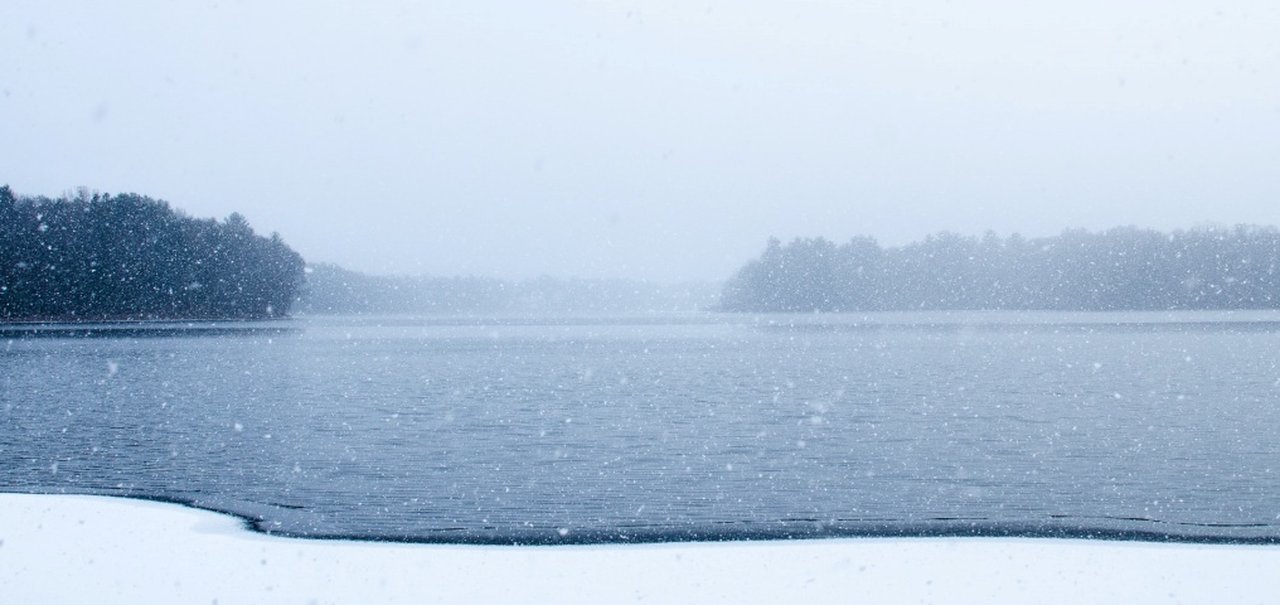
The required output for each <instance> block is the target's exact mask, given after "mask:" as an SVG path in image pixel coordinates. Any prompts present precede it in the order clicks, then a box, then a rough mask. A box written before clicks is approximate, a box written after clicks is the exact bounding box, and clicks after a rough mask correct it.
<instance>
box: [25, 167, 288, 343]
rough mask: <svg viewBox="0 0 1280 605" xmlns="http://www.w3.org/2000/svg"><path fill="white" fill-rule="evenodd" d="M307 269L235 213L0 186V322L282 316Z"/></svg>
mask: <svg viewBox="0 0 1280 605" xmlns="http://www.w3.org/2000/svg"><path fill="white" fill-rule="evenodd" d="M303 267H304V263H303V260H302V257H301V256H299V255H298V253H296V252H294V251H293V250H292V249H290V248H289V246H287V245H285V243H284V241H283V240H281V238H280V236H279V235H276V234H272V235H271V237H262V236H260V235H257V234H255V233H254V232H253V229H252V228H250V227H249V223H248V221H246V220H245V218H244V217H243V216H241V215H239V214H232V215H231V216H229V217H227V218H226V219H225V220H222V221H217V220H214V219H194V218H190V217H187V216H185V215H183V214H181V213H179V212H177V211H175V210H173V209H172V208H170V207H169V204H168V203H167V202H164V201H160V200H154V199H151V198H149V197H145V196H141V195H138V194H134V193H125V194H120V195H109V194H101V193H92V194H91V193H89V192H88V191H86V190H83V189H82V190H81V191H80V192H78V193H77V194H74V195H68V196H64V197H61V198H57V199H50V198H46V197H18V196H15V195H14V194H13V192H12V191H11V190H10V189H9V187H8V186H4V187H0V321H89V320H142V319H263V318H272V317H281V316H284V315H286V314H287V313H288V312H289V309H290V306H291V305H292V304H293V302H294V300H295V299H296V297H297V293H298V288H299V287H300V286H301V284H302V277H303Z"/></svg>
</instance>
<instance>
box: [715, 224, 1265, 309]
mask: <svg viewBox="0 0 1280 605" xmlns="http://www.w3.org/2000/svg"><path fill="white" fill-rule="evenodd" d="M1278 272H1280V232H1278V231H1277V230H1276V229H1275V228H1273V227H1257V226H1237V227H1234V228H1229V229H1228V228H1203V229H1193V230H1188V231H1176V232H1173V233H1161V232H1157V231H1151V230H1145V229H1137V228H1132V227H1128V228H1117V229H1111V230H1109V231H1105V232H1100V233H1092V232H1087V231H1083V230H1071V231H1066V232H1064V233H1063V234H1061V235H1058V236H1055V237H1046V238H1038V239H1027V238H1023V237H1021V236H1018V235H1013V236H1010V237H1004V238H1002V237H999V236H996V235H995V234H991V233H988V234H987V235H986V236H984V237H982V238H977V237H966V236H961V235H956V234H953V233H941V234H937V235H933V236H930V237H928V238H926V239H924V241H920V242H915V243H912V244H908V245H905V246H900V247H887V248H886V247H881V246H880V245H879V244H877V243H876V241H875V240H874V239H871V238H868V237H857V238H854V239H852V240H850V241H848V242H845V243H843V244H839V245H837V244H835V243H833V242H831V241H828V240H826V239H823V238H810V239H796V240H794V241H792V242H791V243H789V244H785V245H784V244H783V243H782V242H780V241H779V240H777V239H772V240H770V241H769V243H768V245H767V246H766V248H765V251H764V254H762V255H761V257H760V258H759V259H756V260H753V261H751V262H749V263H748V264H747V265H746V266H745V267H743V268H742V269H741V270H739V271H738V273H737V274H736V275H735V276H734V277H733V278H732V279H731V280H730V281H729V282H728V283H726V285H725V287H724V291H723V293H722V295H721V302H720V308H721V309H723V310H726V311H753V312H811V311H890V310H916V309H920V310H962V309H968V310H976V309H1019V310H1064V311H1110V310H1165V309H1274V308H1280V273H1278Z"/></svg>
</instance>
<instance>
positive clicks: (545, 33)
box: [0, 0, 1280, 281]
mask: <svg viewBox="0 0 1280 605" xmlns="http://www.w3.org/2000/svg"><path fill="white" fill-rule="evenodd" d="M6 182H7V183H8V184H10V185H11V186H12V187H13V188H14V190H15V191H17V192H18V193H20V194H49V195H55V194H59V193H61V192H63V191H66V190H69V189H72V188H74V187H76V186H80V185H83V186H87V187H90V188H92V189H98V190H102V191H109V192H113V193H117V192H123V191H136V192H139V193H144V194H147V195H151V196H153V197H159V198H163V199H167V200H169V201H170V202H172V203H173V204H174V205H175V206H177V207H179V208H182V209H184V210H186V211H187V212H189V213H190V214H192V215H196V216H218V217H223V216H226V215H227V214H229V213H231V212H232V211H240V212H243V213H244V214H245V215H246V216H247V217H248V218H249V220H250V222H251V223H252V224H253V225H254V227H255V228H256V229H258V230H259V231H260V232H270V231H279V232H280V233H281V234H282V235H283V236H284V237H285V240H286V241H288V242H289V243H290V244H291V245H293V246H294V247H295V248H296V249H298V250H299V251H300V252H302V253H303V255H304V256H306V257H307V258H308V259H309V260H316V261H331V262H338V263H340V264H343V265H346V266H349V267H351V268H355V269H360V270H365V271H372V272H395V273H424V272H425V273H433V274H479V275H493V276H498V277H531V276H536V275H540V274H550V275H557V276H569V275H579V276H593V277H594V276H616V277H639V278H647V279H654V280H659V281H675V280H685V279H723V278H725V277H727V276H728V275H729V274H731V273H732V272H733V271H734V270H735V269H736V268H737V267H738V266H739V265H741V264H742V263H743V262H745V261H746V260H747V259H748V258H751V257H754V256H755V255H757V254H758V253H759V251H760V250H761V249H762V247H763V245H764V242H765V239H766V238H767V237H769V236H771V235H775V236H778V237H781V238H783V239H789V238H791V237H795V236H809V235H824V236H827V237H829V238H833V239H836V240H843V239H846V238H848V237H850V236H853V235H860V234H866V235H873V236H875V237H877V238H879V239H880V240H881V241H882V242H884V243H889V244H897V243H903V242H906V241H909V240H913V239H917V238H920V237H922V236H923V235H925V234H928V233H932V232H936V231H939V230H942V229H950V230H954V231H959V232H962V233H972V234H977V233H981V232H982V231H984V230H986V229H994V230H996V231H997V232H999V233H1001V234H1008V233H1010V232H1014V231H1017V232H1021V233H1023V234H1025V235H1032V236H1034V235H1047V234H1053V233H1057V232H1059V231H1061V230H1062V229H1064V228H1067V227H1086V228H1091V229H1100V228H1107V227H1111V226H1115V225H1127V224H1136V225H1139V226H1147V227H1155V228H1161V229H1172V228H1182V227H1190V226H1194V225H1198V224H1203V223H1205V222H1215V223H1227V224H1231V223H1240V222H1248V223H1264V224H1276V223H1280V203H1278V202H1280V195H1278V194H1280V3H1276V2H1273V1H1270V0H1263V1H1252V2H1251V1H1225V2H1216V3H1209V2H1199V1H1197V2H1189V1H1183V0H1173V1H1166V2H1159V3H1155V2H1125V1H1116V0H1109V1H1101V0H1084V1H1073V2H1056V3H1052V4H1050V3H1037V2H1025V1H1003V2H1002V1H990V0H988V1H983V0H974V1H965V2H954V3H952V2H943V1H923V0H922V1H918V2H904V1H889V0H885V1H881V2H837V1H825V2H824V1H819V0H814V1H808V2H781V1H775V2H765V1H751V0H738V1H734V2H689V1H671V2H622V1H597V2H588V1H577V2H573V1H548V2H536V3H534V2H516V1H510V2H501V1H498V0H467V1H465V2H463V1H459V2H448V3H445V2H384V1H364V2H355V1H353V2H318V1H306V2H302V1H298V2H283V1H282V2H256V1H246V2H231V1H223V2H206V3H200V4H197V3H194V2H167V1H155V2H124V1H120V2H63V1H49V0H42V1H30V0H6V1H5V2H4V4H3V6H0V183H6Z"/></svg>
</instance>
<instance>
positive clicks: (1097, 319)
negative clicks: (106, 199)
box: [0, 311, 1280, 543]
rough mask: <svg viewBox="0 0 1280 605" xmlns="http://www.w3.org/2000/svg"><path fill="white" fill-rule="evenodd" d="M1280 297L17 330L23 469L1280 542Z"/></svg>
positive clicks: (840, 520)
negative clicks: (1226, 305)
mask: <svg viewBox="0 0 1280 605" xmlns="http://www.w3.org/2000/svg"><path fill="white" fill-rule="evenodd" d="M1278 430H1280V313H1275V312H1252V311H1251V312H1230V313H1227V312H1203V313H1199V312H1176V313H1174V312H1169V313H1165V312H1159V313H1079V314H1064V313H1004V312H984V313H898V314H892V313H879V314H867V315H862V314H841V315H772V316H750V315H716V314H689V315H678V316H638V317H624V318H556V317H539V318H501V317H492V318H458V317H426V318H413V317H378V318H374V317H307V318H300V319H295V320H289V321H282V322H274V323H265V324H264V323H244V324H237V323H223V324H166V323H147V324H102V325H91V324H84V325H76V326H71V327H67V326H43V327H41V326H7V327H3V328H0V490H3V491H31V492H52V493H61V492H68V493H93V494H113V495H124V496H135V497H147V498H158V499H165V500H174V501H180V502H185V503H189V504H192V505H195V506H199V507H204V508H211V509H216V510H222V511H226V512H231V513H235V514H239V515H242V516H244V517H245V518H246V519H250V520H251V521H252V522H253V524H254V526H255V527H257V528H258V529H261V530H264V531H270V532H279V533H282V534H288V535H297V536H314V537H356V538H371V539H390V540H411V541H439V542H487V543H515V542H519V543H557V542H595V541H638V540H641V541H642V540H682V539H737V538H787V537H807V536H832V535H1048V536H1054V535H1062V536H1094V537H1105V538H1139V539H1176V540H1209V541H1255V542H1258V541H1260V542H1267V541H1280V445H1278V444H1277V432H1278Z"/></svg>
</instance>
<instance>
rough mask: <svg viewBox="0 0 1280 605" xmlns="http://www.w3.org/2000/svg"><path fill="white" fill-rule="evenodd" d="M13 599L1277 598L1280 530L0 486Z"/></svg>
mask: <svg viewBox="0 0 1280 605" xmlns="http://www.w3.org/2000/svg"><path fill="white" fill-rule="evenodd" d="M0 595H2V596H0V601H2V602H4V603H43V604H52V603H84V602H95V603H130V604H137V603H166V604H167V603H217V604H219V605H228V604H233V603H300V604H301V603H316V604H323V603H436V602H439V603H504V604H507V603H614V602H645V603H783V602H793V603H805V604H818V603H850V602H893V603H921V602H925V603H927V602H939V603H990V602H1010V603H1014V602H1017V603H1037V604H1045V603H1090V602H1095V603H1096V602H1114V603H1270V602H1275V599H1276V598H1277V595H1280V547H1267V546H1217V545H1213V546H1211V545H1186V544H1149V543H1137V542H1091V541H1085V540H1043V539H985V538H983V539H972V538H969V539H951V538H943V539H933V538H930V539H839V540H815V541H792V542H733V543H711V544H701V543H696V544H688V543H686V544H651V545H628V546H570V547H493V546H443V545H404V544H385V543H369V542H348V541H317V540H299V539H290V538H279V537H272V536H265V535H261V534H257V533H253V532H250V531H247V530H245V529H244V528H243V524H242V523H241V521H240V520H238V519H236V518H233V517H230V516H226V515H220V514H216V513H210V512H206V511H199V510H194V509H190V508H186V507H182V506H178V505H172V504H163V503H157V502H147V501H136V500H125V499H115V498H105V497H95V496H48V495H27V494H0Z"/></svg>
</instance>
